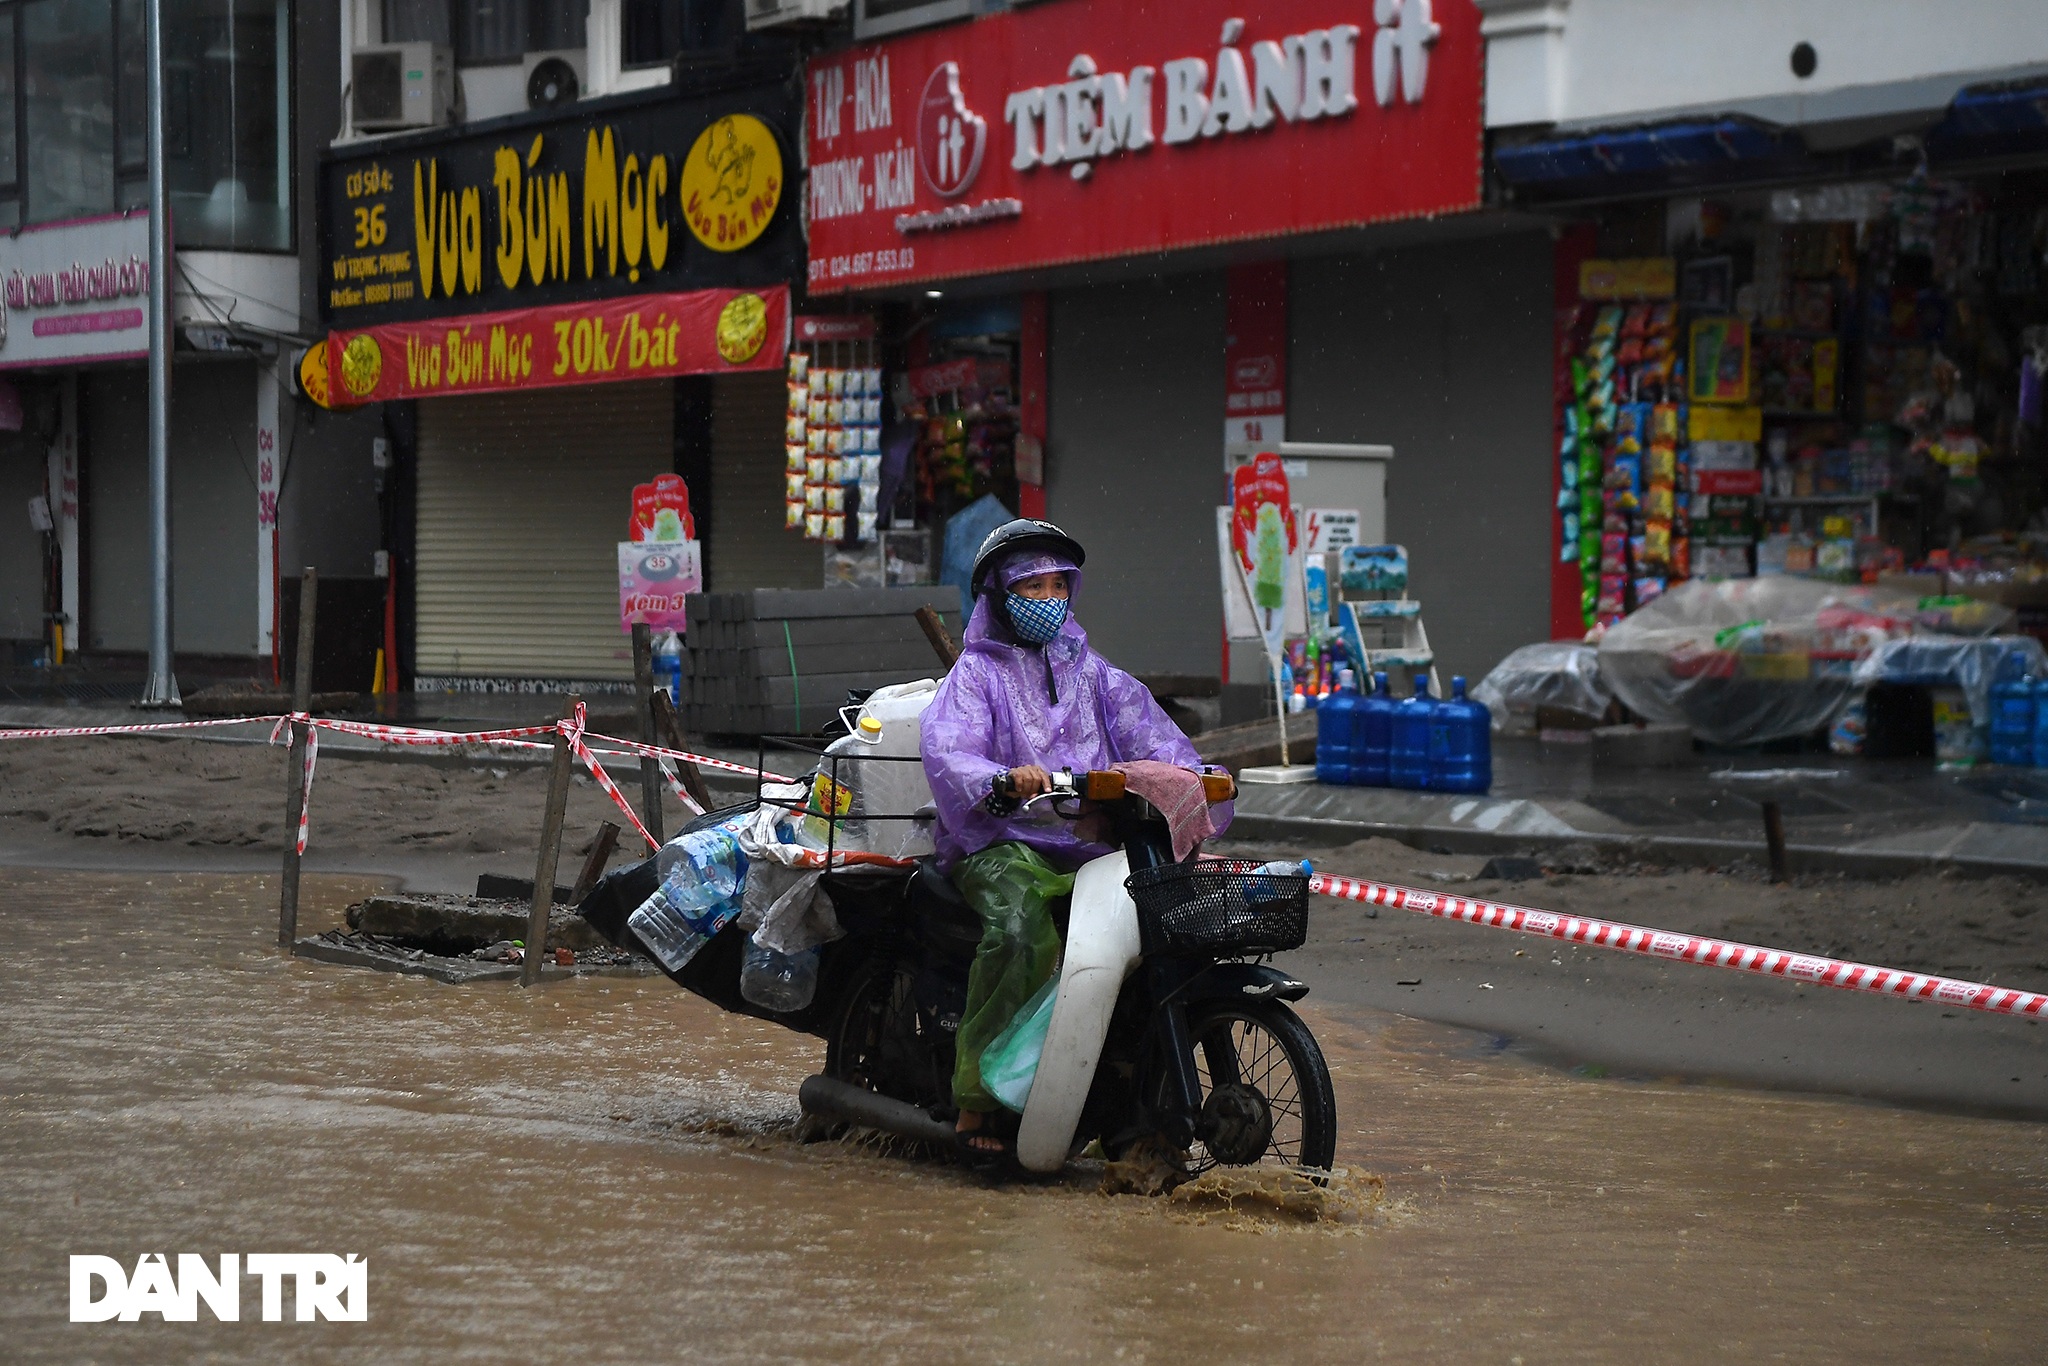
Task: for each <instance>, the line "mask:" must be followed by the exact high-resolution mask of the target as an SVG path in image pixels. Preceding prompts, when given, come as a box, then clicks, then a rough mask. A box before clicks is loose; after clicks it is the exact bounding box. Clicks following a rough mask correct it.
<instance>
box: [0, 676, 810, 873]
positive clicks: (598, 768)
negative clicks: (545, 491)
mask: <svg viewBox="0 0 2048 1366" xmlns="http://www.w3.org/2000/svg"><path fill="white" fill-rule="evenodd" d="M586 717H587V713H586V711H585V709H584V707H583V705H582V704H581V703H578V704H577V706H576V714H575V715H574V716H573V717H569V718H565V719H563V720H560V721H555V722H551V723H550V724H548V725H544V726H514V727H508V728H505V729H502V730H479V731H442V730H424V729H421V728H420V727H417V726H391V725H383V724H380V723H376V722H369V721H343V720H339V719H337V718H335V717H328V716H313V715H310V714H308V713H306V712H292V713H289V714H287V715H283V716H229V717H218V718H212V719H208V720H203V721H153V722H146V723H142V724H137V725H126V726H40V727H34V728H30V729H21V730H8V729H0V740H66V739H85V738H90V737H95V736H104V735H147V734H152V733H158V732H169V731H190V730H207V729H211V728H214V727H219V726H247V725H260V724H262V723H263V722H266V721H267V722H270V723H271V728H270V743H272V744H288V743H290V729H291V726H292V723H294V722H297V723H299V724H301V725H303V726H305V727H306V756H305V765H304V773H303V776H302V778H301V795H300V802H299V828H298V830H297V831H296V832H295V835H294V838H295V840H296V843H297V846H298V851H299V852H300V853H301V854H303V853H305V852H306V837H307V832H308V830H309V829H310V827H311V823H312V813H313V771H314V767H315V765H316V763H317V759H318V755H319V752H320V732H321V731H323V730H331V731H334V732H335V733H336V734H339V735H353V736H356V737H357V738H359V739H364V740H375V741H378V742H379V743H382V744H391V745H409V746H431V747H435V748H445V747H450V746H456V745H498V746H504V747H506V748H512V749H552V748H553V747H554V740H553V738H552V737H553V736H554V735H555V734H556V733H557V732H559V733H560V734H561V735H562V736H563V737H564V738H566V739H567V741H568V742H569V748H570V750H571V752H572V753H574V755H575V756H576V758H577V760H578V761H579V762H581V763H582V764H583V766H584V767H585V768H587V769H589V770H590V776H591V777H592V778H593V779H595V780H596V782H597V785H598V786H599V787H600V788H602V789H604V792H605V795H606V796H608V797H610V798H611V799H612V801H613V802H615V803H616V804H617V805H618V808H619V810H621V811H623V812H625V813H626V819H627V820H629V821H631V822H632V824H633V828H634V829H635V830H637V831H639V832H640V837H641V838H642V839H644V840H646V841H647V843H648V845H649V846H650V847H657V848H658V847H659V846H660V844H661V841H659V840H657V839H655V838H654V836H653V835H652V834H650V833H649V832H648V829H647V827H646V825H644V824H643V823H642V822H641V820H640V814H639V813H638V812H637V811H635V810H634V809H633V804H632V803H631V802H630V801H628V800H626V795H625V794H624V793H623V792H621V791H620V790H619V785H618V784H617V783H616V782H614V781H612V776H611V774H609V773H607V772H605V769H604V765H603V764H602V763H600V762H599V761H598V755H599V754H603V755H605V756H606V757H610V758H628V757H639V758H643V759H645V758H652V759H654V760H655V761H656V764H657V767H658V768H659V770H660V772H661V775H662V777H663V778H665V779H666V780H667V781H668V785H669V787H670V788H671V789H673V790H674V792H675V794H676V796H677V797H678V798H680V799H681V800H682V802H683V804H684V805H685V806H686V807H688V808H689V809H690V811H691V812H693V813H694V814H696V815H700V816H701V815H703V814H704V808H703V807H702V806H700V805H698V804H697V802H696V801H695V800H694V799H693V798H691V796H690V794H689V793H688V792H687V791H685V790H684V789H683V786H682V784H681V783H680V782H679V781H677V779H676V776H675V774H674V773H672V772H671V771H670V770H669V768H668V766H667V765H666V764H663V763H661V762H660V761H661V760H663V759H671V760H678V761H682V762H688V763H693V764H696V765H698V766H700V767H708V768H717V769H723V770H725V771H726V772H729V773H741V774H745V775H746V776H748V777H753V776H755V775H756V774H757V773H758V774H759V776H760V777H762V778H764V779H767V780H768V781H771V782H779V783H788V782H793V781H795V780H794V779H790V778H785V777H782V776H781V775H780V774H775V773H768V772H766V771H764V770H757V769H752V768H748V767H747V766H745V765H744V764H735V763H732V762H730V761H728V760H725V759H714V758H712V757H711V756H710V755H708V754H692V753H690V752H689V751H688V750H681V749H665V748H663V747H661V746H659V745H644V744H640V743H639V742H637V741H633V740H620V739H618V738H616V737H614V736H609V735H596V734H592V733H590V732H588V731H587V730H586V729H585V725H586ZM543 735H545V736H549V737H550V738H549V739H546V740H542V739H539V738H537V737H539V736H543ZM589 740H596V741H598V742H599V744H600V745H601V746H602V748H593V747H592V745H590V744H589V743H588V741H589Z"/></svg>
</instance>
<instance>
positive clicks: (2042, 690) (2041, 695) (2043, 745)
mask: <svg viewBox="0 0 2048 1366" xmlns="http://www.w3.org/2000/svg"><path fill="white" fill-rule="evenodd" d="M2032 762H2033V763H2034V764H2035V765H2036V766H2037V767H2043V768H2048V678H2043V679H2038V680H2036V681H2035V683H2034V748H2033V758H2032Z"/></svg>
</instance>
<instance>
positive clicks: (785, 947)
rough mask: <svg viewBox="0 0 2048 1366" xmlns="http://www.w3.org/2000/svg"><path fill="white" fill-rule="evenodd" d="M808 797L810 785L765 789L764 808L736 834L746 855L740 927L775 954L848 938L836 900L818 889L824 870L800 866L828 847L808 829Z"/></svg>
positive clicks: (776, 785) (767, 786) (774, 785)
mask: <svg viewBox="0 0 2048 1366" xmlns="http://www.w3.org/2000/svg"><path fill="white" fill-rule="evenodd" d="M809 795H810V786H809V785H808V784H806V783H766V784H763V785H762V788H761V804H760V805H759V806H757V807H755V808H754V809H753V810H752V811H751V812H749V813H748V814H747V815H746V817H745V818H744V819H743V820H742V821H741V823H740V825H739V827H738V829H737V831H736V832H735V834H736V836H737V838H738V839H739V842H740V852H741V853H743V854H745V855H746V856H747V885H746V888H745V890H744V891H743V892H742V894H741V897H740V928H741V929H743V930H746V931H748V932H749V933H750V934H752V935H753V936H754V938H755V940H757V941H758V942H759V943H761V944H762V945H764V946H765V947H767V948H771V949H774V950H775V951H776V952H777V953H787V954H797V953H802V952H803V951H804V950H805V949H812V948H816V947H817V946H818V945H820V944H826V943H830V942H831V941H832V940H834V939H837V938H839V937H840V936H841V935H843V934H845V933H846V931H845V930H843V929H842V928H840V924H839V917H838V915H837V914H836V913H835V912H834V911H833V909H832V898H831V897H829V896H827V895H826V894H825V893H824V892H823V891H821V890H820V889H819V887H818V879H819V877H820V876H821V875H822V874H821V870H819V869H816V868H804V867H799V866H796V865H798V864H799V863H800V862H801V861H802V860H803V858H804V856H805V855H806V854H808V853H810V852H811V851H813V850H816V849H821V848H823V847H824V845H823V843H822V842H820V841H818V840H815V839H813V838H812V837H811V835H810V833H809V831H807V830H806V829H805V825H804V820H803V805H804V802H805V800H806V799H807V798H808V797H809Z"/></svg>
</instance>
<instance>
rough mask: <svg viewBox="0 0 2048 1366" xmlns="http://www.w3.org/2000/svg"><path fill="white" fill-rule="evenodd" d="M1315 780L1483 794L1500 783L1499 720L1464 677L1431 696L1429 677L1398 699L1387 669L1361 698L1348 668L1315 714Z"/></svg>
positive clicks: (1420, 679)
mask: <svg viewBox="0 0 2048 1366" xmlns="http://www.w3.org/2000/svg"><path fill="white" fill-rule="evenodd" d="M1316 780H1317V781H1318V782H1325V783H1333V784H1338V785H1341V786H1346V787H1405V788H1411V789H1416V790H1421V791H1429V792H1484V791H1486V790H1487V789H1488V788H1490V787H1492V786H1493V718H1492V715H1491V714H1490V713H1489V712H1488V711H1487V710H1486V708H1485V707H1484V706H1482V705H1481V704H1480V703H1477V702H1473V701H1470V700H1468V699H1467V698H1466V696H1465V680H1464V678H1463V677H1462V676H1459V677H1456V678H1453V679H1452V680H1451V695H1450V696H1449V697H1448V698H1441V699H1439V698H1433V697H1431V696H1430V695H1429V675H1428V674H1417V675H1415V690H1414V692H1413V693H1412V694H1411V695H1410V696H1408V697H1405V698H1402V699H1401V700H1400V701H1398V702H1397V701H1395V700H1394V697H1393V695H1392V694H1391V693H1390V692H1389V690H1388V688H1387V676H1386V675H1385V674H1384V673H1378V674H1374V675H1373V690H1372V692H1371V694H1370V695H1367V696H1360V695H1359V693H1358V691H1357V688H1356V686H1355V683H1354V675H1352V673H1351V671H1350V670H1348V669H1347V670H1345V671H1344V673H1343V674H1342V675H1340V676H1339V679H1338V688H1337V691H1336V692H1333V693H1331V694H1330V695H1329V696H1328V697H1326V698H1324V699H1323V704H1322V706H1321V708H1319V709H1318V712H1317V716H1316Z"/></svg>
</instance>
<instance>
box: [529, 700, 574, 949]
mask: <svg viewBox="0 0 2048 1366" xmlns="http://www.w3.org/2000/svg"><path fill="white" fill-rule="evenodd" d="M582 701H583V699H582V698H581V697H579V696H577V695H576V694H575V693H571V694H569V705H568V706H567V707H566V708H564V709H563V711H562V716H563V718H564V719H565V720H566V719H567V718H569V717H572V716H574V715H575V714H576V708H577V706H578V705H579V704H580V703H581V702H582ZM575 757H576V756H575V753H574V752H573V751H572V750H571V749H570V748H569V737H568V736H566V735H564V734H562V732H560V731H556V732H555V759H554V764H553V766H552V767H551V768H549V770H548V809H547V814H546V815H545V816H543V817H542V818H541V823H540V861H539V862H538V864H536V865H535V867H534V870H533V904H532V905H531V906H530V907H529V908H528V909H527V912H526V949H525V952H524V954H523V955H522V956H521V964H520V970H519V985H521V986H523V987H530V986H532V985H533V984H534V983H536V982H538V981H540V962H541V958H542V956H543V955H545V954H546V953H547V948H548V911H549V910H550V909H551V908H552V907H553V906H554V904H555V869H556V867H557V866H559V865H560V863H561V861H562V819H563V817H564V816H565V815H566V813H567V811H568V807H569V774H570V766H571V765H572V764H573V763H574V762H575Z"/></svg>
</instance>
